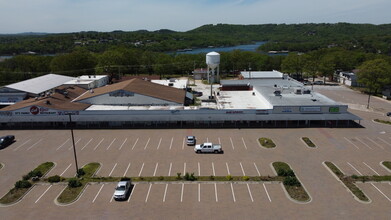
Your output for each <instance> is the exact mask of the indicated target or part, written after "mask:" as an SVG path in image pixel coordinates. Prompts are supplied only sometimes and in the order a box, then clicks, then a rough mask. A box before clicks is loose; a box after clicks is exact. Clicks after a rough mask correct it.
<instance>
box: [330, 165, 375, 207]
mask: <svg viewBox="0 0 391 220" xmlns="http://www.w3.org/2000/svg"><path fill="white" fill-rule="evenodd" d="M325 164H326V166H327V167H328V168H329V169H330V170H331V171H332V172H333V173H334V174H335V175H336V176H337V177H338V178H339V179H340V180H341V181H342V183H343V184H345V186H346V187H347V188H348V189H349V190H350V191H351V192H352V193H353V195H355V196H356V197H357V198H358V199H359V200H361V201H364V202H368V201H369V199H368V197H367V196H366V195H365V194H364V193H363V191H361V189H360V188H359V187H358V186H356V184H354V182H355V180H354V178H352V177H350V176H345V175H344V174H343V173H342V172H341V171H340V170H339V169H338V167H337V166H335V165H334V164H333V163H332V162H328V161H326V162H325ZM360 178H362V177H360Z"/></svg>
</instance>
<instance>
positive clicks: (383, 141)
mask: <svg viewBox="0 0 391 220" xmlns="http://www.w3.org/2000/svg"><path fill="white" fill-rule="evenodd" d="M377 139H379V140H381V141H383V142H384V143H385V144H388V145H390V146H391V144H390V143H388V142H387V141H385V140H383V139H382V138H379V137H378V138H377Z"/></svg>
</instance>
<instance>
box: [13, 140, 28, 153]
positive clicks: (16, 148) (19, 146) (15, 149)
mask: <svg viewBox="0 0 391 220" xmlns="http://www.w3.org/2000/svg"><path fill="white" fill-rule="evenodd" d="M29 141H31V139H28V140H27V141H25V142H24V143H23V144H21V145H19V146H18V147H17V148H15V149H14V151H17V150H18V149H19V148H20V147H22V146H23V145H25V144H27V143H28V142H29Z"/></svg>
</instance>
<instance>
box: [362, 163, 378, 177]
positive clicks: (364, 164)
mask: <svg viewBox="0 0 391 220" xmlns="http://www.w3.org/2000/svg"><path fill="white" fill-rule="evenodd" d="M363 164H364V165H365V166H367V167H368V168H369V169H370V170H372V171H373V172H374V173H376V175H378V176H380V174H379V173H378V172H376V170H374V169H373V168H372V167H370V166H369V165H368V164H366V163H365V162H363Z"/></svg>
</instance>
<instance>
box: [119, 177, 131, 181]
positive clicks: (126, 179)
mask: <svg viewBox="0 0 391 220" xmlns="http://www.w3.org/2000/svg"><path fill="white" fill-rule="evenodd" d="M130 180H131V179H130V178H129V177H122V178H121V181H130Z"/></svg>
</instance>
